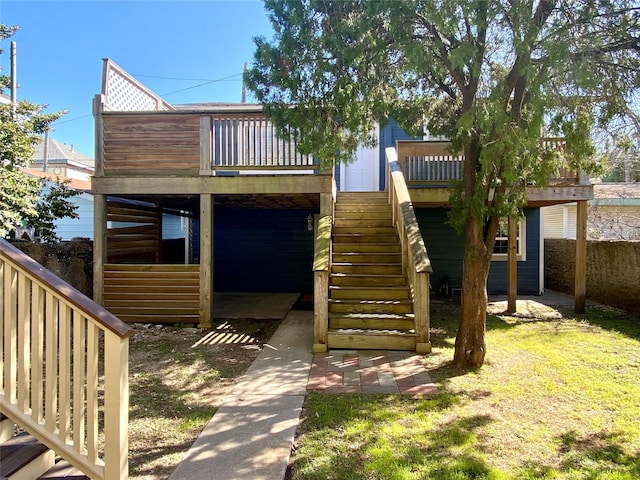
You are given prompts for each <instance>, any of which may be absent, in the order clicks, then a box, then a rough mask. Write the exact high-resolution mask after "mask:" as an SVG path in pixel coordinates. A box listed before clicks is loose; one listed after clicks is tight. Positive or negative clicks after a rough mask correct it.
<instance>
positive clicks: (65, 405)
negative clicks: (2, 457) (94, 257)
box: [0, 240, 132, 480]
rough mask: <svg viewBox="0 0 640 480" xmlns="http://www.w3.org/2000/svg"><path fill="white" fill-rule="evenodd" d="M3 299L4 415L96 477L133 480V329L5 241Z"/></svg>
mask: <svg viewBox="0 0 640 480" xmlns="http://www.w3.org/2000/svg"><path fill="white" fill-rule="evenodd" d="M0 300H1V302H0V303H1V304H2V312H0V328H1V329H2V337H3V338H2V342H0V411H2V413H4V414H5V415H7V416H8V417H9V418H11V419H12V420H13V421H14V422H15V423H17V424H18V425H20V426H21V427H22V428H23V429H24V430H26V431H27V432H29V433H30V434H32V435H33V436H34V437H36V438H37V439H38V440H39V441H40V442H42V443H43V444H45V445H47V446H48V447H49V448H50V449H51V450H53V451H54V452H56V454H58V455H60V456H61V457H63V458H64V459H65V460H67V461H68V462H69V463H71V464H72V465H74V466H75V467H76V468H78V469H80V470H82V471H83V472H84V473H85V474H86V475H88V476H90V477H91V478H96V479H108V480H123V479H126V478H128V458H127V456H128V438H127V424H128V409H129V384H128V373H129V372H128V362H129V336H130V335H131V333H132V330H131V328H130V327H129V326H128V325H126V324H125V323H123V322H122V321H120V320H119V319H118V318H116V317H115V316H113V315H112V314H111V313H109V312H108V311H106V310H105V309H103V308H102V307H100V306H99V305H97V304H95V303H94V302H93V301H92V300H90V299H89V298H87V297H85V296H84V295H83V294H81V293H80V292H78V291H77V290H76V289H74V288H73V287H71V286H70V285H68V284H67V283H65V282H64V281H62V280H60V279H59V278H58V277H56V276H55V275H54V274H52V273H51V272H49V271H48V270H46V269H44V268H43V267H42V266H40V264H38V263H37V262H36V261H34V260H33V259H31V258H30V257H28V256H27V255H25V254H24V253H22V252H20V251H19V250H18V249H16V248H15V247H13V246H12V245H10V244H9V243H8V242H6V241H4V240H0ZM101 435H104V440H99V438H100V437H101Z"/></svg>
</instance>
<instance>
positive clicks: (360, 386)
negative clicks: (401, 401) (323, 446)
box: [307, 350, 438, 395]
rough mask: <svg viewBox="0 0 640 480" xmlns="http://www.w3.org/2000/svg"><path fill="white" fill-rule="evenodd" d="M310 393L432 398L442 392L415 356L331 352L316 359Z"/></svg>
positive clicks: (310, 380)
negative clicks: (377, 394) (385, 394)
mask: <svg viewBox="0 0 640 480" xmlns="http://www.w3.org/2000/svg"><path fill="white" fill-rule="evenodd" d="M307 390H309V391H316V392H326V393H400V394H403V395H431V394H433V393H436V392H437V391H438V388H437V387H436V386H435V385H434V384H433V382H432V381H431V377H430V376H429V373H428V372H427V370H426V369H425V367H424V364H423V362H422V358H421V356H420V355H416V354H415V353H412V352H393V351H369V350H359V351H356V350H331V351H329V352H327V353H316V354H315V355H314V356H313V364H312V366H311V370H310V372H309V381H308V383H307Z"/></svg>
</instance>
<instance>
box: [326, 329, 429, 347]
mask: <svg viewBox="0 0 640 480" xmlns="http://www.w3.org/2000/svg"><path fill="white" fill-rule="evenodd" d="M416 338H417V336H416V334H415V333H409V332H400V331H397V330H361V329H351V328H350V329H330V330H329V332H328V335H327V344H328V347H329V348H332V349H333V348H346V349H350V350H351V349H353V350H359V349H361V350H415V349H416V343H417V341H416Z"/></svg>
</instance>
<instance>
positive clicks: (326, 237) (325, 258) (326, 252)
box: [313, 215, 333, 353]
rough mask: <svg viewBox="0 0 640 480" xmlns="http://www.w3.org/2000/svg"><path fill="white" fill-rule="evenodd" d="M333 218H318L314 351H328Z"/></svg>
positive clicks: (327, 216)
mask: <svg viewBox="0 0 640 480" xmlns="http://www.w3.org/2000/svg"><path fill="white" fill-rule="evenodd" d="M332 227H333V218H332V216H331V215H325V216H323V217H321V218H320V219H319V220H318V227H317V231H316V238H315V242H314V250H315V252H314V258H313V277H314V278H313V352H314V353H324V352H326V351H327V336H328V329H329V274H330V272H331V230H332Z"/></svg>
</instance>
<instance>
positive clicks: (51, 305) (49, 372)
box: [44, 292, 60, 432]
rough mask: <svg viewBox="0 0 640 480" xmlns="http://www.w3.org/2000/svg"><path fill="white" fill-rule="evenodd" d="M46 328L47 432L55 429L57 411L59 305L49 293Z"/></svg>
mask: <svg viewBox="0 0 640 480" xmlns="http://www.w3.org/2000/svg"><path fill="white" fill-rule="evenodd" d="M45 304H46V321H47V327H46V332H45V338H46V345H47V349H46V351H45V358H46V361H45V381H44V383H45V407H44V411H45V413H44V424H45V428H46V429H47V431H49V432H53V431H54V430H55V429H56V416H57V414H56V412H57V411H58V350H59V343H58V339H59V338H60V337H59V335H58V330H59V328H58V327H59V325H60V321H59V318H60V305H59V302H58V299H57V298H56V297H54V296H53V295H52V294H51V293H50V292H47V295H46V298H45Z"/></svg>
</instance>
